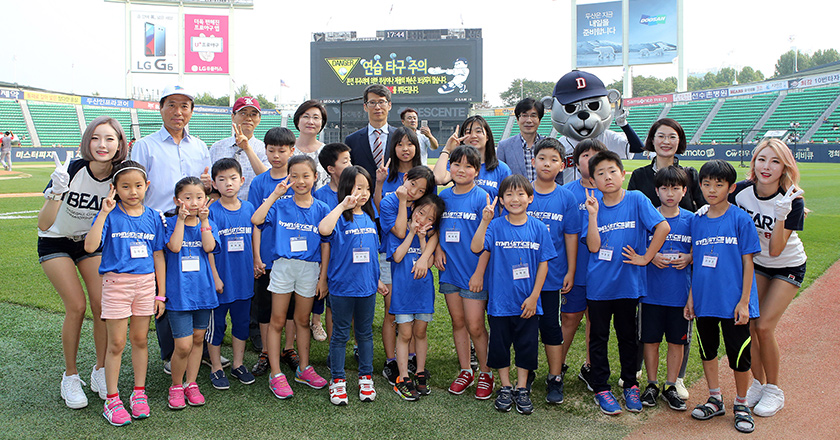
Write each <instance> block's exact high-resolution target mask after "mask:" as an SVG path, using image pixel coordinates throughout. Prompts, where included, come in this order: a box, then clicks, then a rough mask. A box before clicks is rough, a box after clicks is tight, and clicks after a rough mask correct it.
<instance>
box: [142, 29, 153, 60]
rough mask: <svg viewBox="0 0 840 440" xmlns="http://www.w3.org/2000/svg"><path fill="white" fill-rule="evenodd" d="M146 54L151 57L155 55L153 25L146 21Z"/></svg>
mask: <svg viewBox="0 0 840 440" xmlns="http://www.w3.org/2000/svg"><path fill="white" fill-rule="evenodd" d="M145 35H146V45H145V46H144V47H145V48H146V56H147V57H153V56H155V25H153V24H152V23H149V22H146V33H145Z"/></svg>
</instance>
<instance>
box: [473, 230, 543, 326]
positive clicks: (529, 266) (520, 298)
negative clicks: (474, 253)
mask: <svg viewBox="0 0 840 440" xmlns="http://www.w3.org/2000/svg"><path fill="white" fill-rule="evenodd" d="M484 250H486V251H489V252H490V261H489V262H488V263H487V271H486V272H485V273H489V277H490V280H489V286H488V300H487V314H489V315H492V316H519V315H521V314H522V303H523V302H524V301H525V299H527V298H528V297H529V296H531V293H532V292H533V290H534V284H535V283H536V279H537V269H538V268H539V265H540V263H542V262H543V261H548V260H550V259H552V258H554V257H556V256H557V252H556V251H555V250H554V244H552V243H551V237H550V236H549V233H548V227H547V226H546V225H545V224H544V223H543V222H541V221H539V220H537V219H535V218H533V217H531V216H528V218H527V220H526V221H525V224H523V225H514V224H512V223H510V222H509V221H508V219H507V216H504V217H499V218H496V219H493V221H491V222H490V225H489V226H487V234H486V235H485V236H484ZM549 264H551V263H549ZM543 290H545V289H543ZM542 313H543V310H542V303H541V301H539V300H537V313H536V314H537V315H542Z"/></svg>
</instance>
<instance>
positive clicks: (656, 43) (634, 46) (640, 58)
mask: <svg viewBox="0 0 840 440" xmlns="http://www.w3.org/2000/svg"><path fill="white" fill-rule="evenodd" d="M628 14H629V16H628V17H629V20H628V21H629V23H628V26H627V31H628V38H629V40H630V41H629V42H628V44H627V50H628V54H629V64H630V65H631V66H632V65H636V64H659V63H670V62H671V61H673V60H674V58H676V56H677V0H634V1H632V2H630V12H629V13H628Z"/></svg>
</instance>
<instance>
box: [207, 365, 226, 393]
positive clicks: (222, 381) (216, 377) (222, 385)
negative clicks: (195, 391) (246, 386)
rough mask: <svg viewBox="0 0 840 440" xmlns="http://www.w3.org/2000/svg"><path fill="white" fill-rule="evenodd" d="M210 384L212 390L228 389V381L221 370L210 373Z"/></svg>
mask: <svg viewBox="0 0 840 440" xmlns="http://www.w3.org/2000/svg"><path fill="white" fill-rule="evenodd" d="M210 383H211V384H213V388H215V389H217V390H226V389H229V388H230V381H229V380H228V378H227V376H225V372H224V371H222V370H218V371H214V372H212V373H210Z"/></svg>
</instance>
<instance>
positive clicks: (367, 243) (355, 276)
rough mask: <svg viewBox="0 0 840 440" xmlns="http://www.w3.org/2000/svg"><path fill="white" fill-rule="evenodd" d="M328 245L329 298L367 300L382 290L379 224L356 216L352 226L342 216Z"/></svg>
mask: <svg viewBox="0 0 840 440" xmlns="http://www.w3.org/2000/svg"><path fill="white" fill-rule="evenodd" d="M327 241H328V242H329V243H330V265H329V269H328V271H327V279H328V287H329V289H330V295H334V296H343V297H366V296H370V295H372V294H374V293H376V289H377V287H378V286H379V258H378V256H377V250H378V249H379V233H378V232H377V231H376V223H374V222H373V220H371V218H370V217H369V216H368V215H367V214H358V215H356V214H354V215H353V219H352V220H350V221H349V222H348V221H347V220H345V219H344V215H343V214H342V215H341V217H339V218H338V222H336V225H335V229H334V230H333V232H332V234H330V235H329V237H327ZM354 260H355V261H358V262H357V263H354V262H353V261H354ZM365 260H366V261H365Z"/></svg>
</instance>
